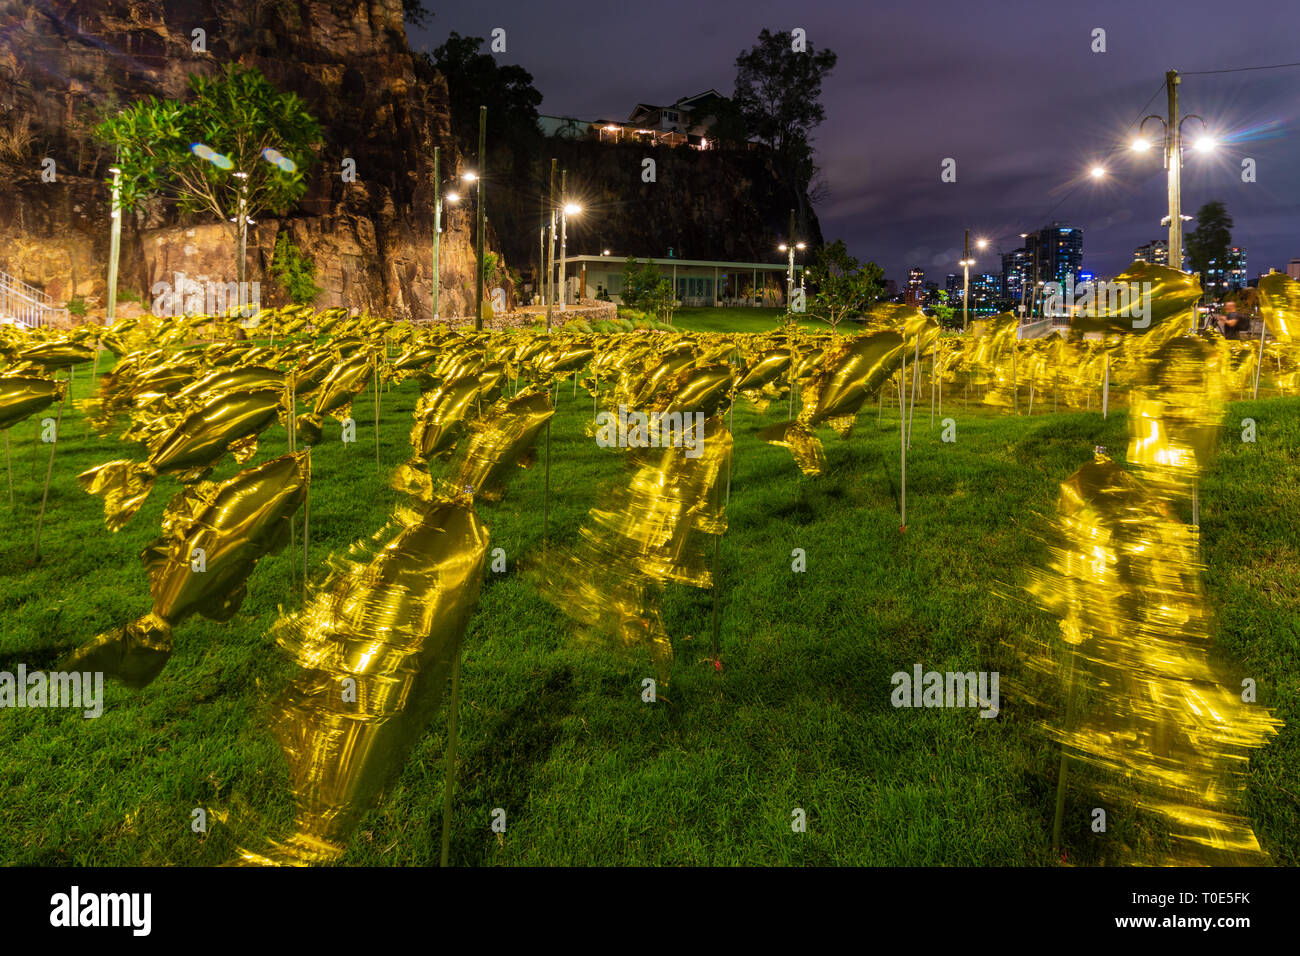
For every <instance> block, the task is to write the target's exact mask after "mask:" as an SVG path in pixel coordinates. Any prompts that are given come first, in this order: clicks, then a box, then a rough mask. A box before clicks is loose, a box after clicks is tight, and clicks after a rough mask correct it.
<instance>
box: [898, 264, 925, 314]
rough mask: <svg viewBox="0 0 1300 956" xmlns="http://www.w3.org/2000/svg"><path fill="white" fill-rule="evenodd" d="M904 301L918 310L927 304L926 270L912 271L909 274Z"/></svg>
mask: <svg viewBox="0 0 1300 956" xmlns="http://www.w3.org/2000/svg"><path fill="white" fill-rule="evenodd" d="M903 301H904V302H906V303H907V304H908V305H914V306H917V307H918V308H919V307H920V306H921V305H923V304H924V302H925V270H924V269H919V268H918V269H911V270H909V271H908V273H907V291H906V292H905V293H904V295H903Z"/></svg>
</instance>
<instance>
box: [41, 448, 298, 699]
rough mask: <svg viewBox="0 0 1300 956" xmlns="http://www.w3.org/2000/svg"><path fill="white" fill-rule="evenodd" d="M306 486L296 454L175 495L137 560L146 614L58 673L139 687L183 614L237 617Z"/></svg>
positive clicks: (163, 654) (158, 665)
mask: <svg viewBox="0 0 1300 956" xmlns="http://www.w3.org/2000/svg"><path fill="white" fill-rule="evenodd" d="M310 480H311V474H310V460H309V458H308V456H307V453H306V452H302V453H299V454H296V455H284V456H282V457H280V458H273V459H271V460H270V461H268V462H265V463H263V464H261V465H257V466H256V467H253V468H249V469H246V470H245V471H241V472H240V473H239V474H237V475H235V476H234V477H233V478H231V479H229V480H228V481H224V482H222V483H220V484H215V483H212V482H205V483H203V484H200V485H197V486H194V487H191V488H187V489H185V490H184V491H182V492H180V493H179V494H178V495H177V496H176V497H175V498H174V499H173V500H172V502H171V503H170V504H169V505H168V508H167V516H166V517H165V518H164V521H163V536H162V537H160V538H158V539H157V540H156V541H154V542H153V543H152V544H150V545H148V546H147V547H146V548H145V549H144V551H143V552H142V553H141V555H140V559H141V561H142V562H143V563H144V566H145V570H146V571H147V572H148V574H149V590H150V593H151V594H152V595H153V599H154V600H153V608H152V610H151V611H150V612H149V613H148V614H147V615H145V616H144V617H142V618H140V619H139V620H137V621H133V622H131V623H130V624H127V625H126V626H124V627H121V628H118V629H117V630H115V631H110V632H108V633H106V634H101V635H100V636H99V637H97V638H95V640H94V641H92V642H91V643H90V644H87V645H86V646H85V647H82V648H80V649H79V650H78V651H76V652H75V653H74V654H73V655H72V656H71V658H70V660H69V661H68V662H67V664H66V665H65V666H66V667H67V668H68V669H72V670H91V671H103V672H104V673H106V674H108V675H110V676H112V677H117V678H118V679H120V680H121V681H122V682H123V683H125V684H127V685H129V686H132V687H144V686H145V685H147V684H148V683H149V682H150V681H152V680H153V679H154V678H155V677H157V676H158V674H159V672H160V671H161V670H162V669H163V666H164V665H165V664H166V663H167V659H168V657H170V656H171V651H172V630H173V628H175V627H176V626H177V625H179V624H180V622H181V621H183V620H184V619H185V618H187V617H189V616H190V615H191V614H201V615H202V616H203V617H206V618H209V619H210V620H214V621H227V620H229V619H230V618H231V617H233V616H234V614H235V612H236V611H238V610H239V606H240V604H241V603H242V602H243V600H244V594H245V589H246V586H247V582H248V578H249V575H251V574H252V572H253V568H254V567H255V566H256V565H257V562H258V560H259V559H260V558H262V557H263V556H264V555H266V554H269V553H272V552H274V551H278V550H280V548H281V547H283V546H284V544H285V542H286V541H287V540H288V536H289V518H290V516H291V515H293V514H294V513H295V512H296V511H297V510H298V509H299V508H300V507H301V506H302V503H303V501H305V500H306V497H307V487H308V484H309V483H310Z"/></svg>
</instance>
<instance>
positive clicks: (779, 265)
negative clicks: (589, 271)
mask: <svg viewBox="0 0 1300 956" xmlns="http://www.w3.org/2000/svg"><path fill="white" fill-rule="evenodd" d="M632 259H633V260H634V261H636V262H653V263H654V264H655V265H657V266H712V267H714V268H719V269H720V268H731V269H779V270H781V271H785V270H786V269H788V268H789V263H787V262H723V261H721V260H715V259H654V258H646V257H645V256H632ZM568 261H569V262H608V263H610V264H611V265H612V264H614V263H619V262H626V261H627V257H622V258H620V257H619V256H569V257H568ZM794 268H795V271H796V272H798V271H800V270H802V269H803V266H802V265H801V264H800V263H798V262H796V263H795V264H794Z"/></svg>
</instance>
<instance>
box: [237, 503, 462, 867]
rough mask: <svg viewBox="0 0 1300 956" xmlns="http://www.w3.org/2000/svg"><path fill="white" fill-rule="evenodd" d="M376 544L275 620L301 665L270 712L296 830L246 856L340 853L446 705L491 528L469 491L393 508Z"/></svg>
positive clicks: (304, 859) (262, 859)
mask: <svg viewBox="0 0 1300 956" xmlns="http://www.w3.org/2000/svg"><path fill="white" fill-rule="evenodd" d="M376 542H377V544H376V550H375V553H374V555H373V557H371V558H370V559H369V560H361V559H354V560H353V561H351V562H348V563H347V564H346V565H345V566H344V567H342V568H341V569H340V570H339V571H337V572H336V573H335V574H334V575H333V576H331V578H330V579H329V580H328V581H327V582H326V583H325V584H324V585H323V586H322V587H321V588H319V589H316V590H315V593H314V594H313V596H312V598H311V600H310V601H309V602H308V604H307V606H306V607H305V608H304V610H303V611H302V612H301V613H298V614H293V615H290V616H289V617H287V618H284V619H282V620H281V621H280V622H279V623H278V624H277V625H276V627H275V632H274V633H275V635H276V639H277V641H278V643H279V644H280V645H281V647H283V648H284V649H285V650H286V651H287V652H288V653H289V654H290V656H291V657H292V658H293V660H294V661H295V663H297V665H298V666H299V668H300V669H301V671H300V674H299V676H298V677H296V678H295V679H294V680H293V681H292V682H291V683H290V685H289V687H288V688H287V689H286V690H285V692H284V693H283V694H282V695H281V697H280V699H279V702H278V703H277V705H276V709H275V713H274V716H273V718H272V728H273V730H274V732H275V734H276V736H277V737H278V738H279V740H280V744H281V747H282V748H283V750H284V754H285V757H286V758H287V760H288V763H289V785H290V791H291V794H292V796H293V800H294V806H295V817H294V823H295V830H294V832H293V834H292V835H290V836H289V837H288V838H287V839H286V840H284V841H282V842H278V843H276V844H274V845H273V846H272V847H270V848H269V849H268V850H266V851H264V852H262V853H255V852H251V851H245V852H244V853H243V854H242V859H243V861H244V862H246V863H253V864H275V863H289V864H306V863H320V862H327V861H329V860H333V859H335V858H337V857H338V856H340V855H341V854H342V853H343V851H344V849H346V846H347V841H348V839H349V837H350V836H351V835H352V832H353V831H354V830H355V828H356V825H357V823H358V822H359V821H360V819H361V818H362V816H364V815H365V813H366V812H367V811H368V810H370V809H371V808H372V807H373V806H375V805H376V804H377V803H378V802H379V800H380V799H381V797H382V796H383V793H384V791H385V790H386V789H387V788H388V787H389V786H390V785H391V784H392V782H393V781H394V780H396V778H397V776H398V775H399V774H400V773H401V770H402V766H403V764H404V763H405V760H406V756H407V754H408V753H409V752H410V750H411V747H412V746H414V744H415V743H416V741H418V740H419V739H420V737H421V736H422V735H423V734H424V733H425V732H426V731H427V730H428V728H429V723H430V721H431V720H432V719H433V716H434V714H436V713H437V710H438V707H439V705H440V704H441V702H442V696H443V693H444V689H445V687H446V684H447V678H448V676H449V674H450V673H451V667H452V664H453V662H454V661H455V660H456V658H457V656H458V655H459V654H460V643H461V639H462V637H463V635H464V632H465V627H466V625H467V624H468V622H469V618H470V616H471V614H472V613H473V610H474V607H475V604H476V603H477V601H478V594H479V588H480V586H481V584H482V581H483V571H484V564H485V560H486V556H487V549H488V533H487V528H486V527H485V526H484V525H483V522H482V521H481V520H479V518H478V516H477V515H476V514H475V513H474V509H473V506H472V502H471V499H470V498H469V497H468V496H464V497H461V498H458V499H454V500H449V499H438V500H435V501H434V502H432V503H430V504H427V505H425V504H420V505H415V506H407V507H403V508H401V509H399V511H398V513H397V515H396V517H395V519H394V521H393V522H392V523H391V524H390V526H389V527H388V528H386V529H385V530H384V531H382V532H380V534H378V535H376ZM354 550H355V549H354ZM355 557H357V558H359V554H358V555H356V556H355Z"/></svg>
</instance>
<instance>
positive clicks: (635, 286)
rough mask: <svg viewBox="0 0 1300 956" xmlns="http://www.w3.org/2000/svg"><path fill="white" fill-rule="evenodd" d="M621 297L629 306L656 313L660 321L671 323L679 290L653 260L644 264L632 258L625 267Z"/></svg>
mask: <svg viewBox="0 0 1300 956" xmlns="http://www.w3.org/2000/svg"><path fill="white" fill-rule="evenodd" d="M619 298H621V299H622V300H623V304H624V305H626V306H627V307H628V308H631V309H640V310H642V311H644V312H653V313H655V314H656V315H657V316H658V317H659V321H660V322H668V323H671V322H672V320H673V312H674V311H675V310H676V308H677V291H676V290H675V289H674V288H673V284H672V281H671V280H670V279H668V278H667V277H666V276H664V275H663V274H662V273H660V271H659V269H658V267H657V266H656V265H655V264H654V263H653V262H649V261H647V262H646V263H645V264H644V265H643V264H641V263H638V262H637V261H636V260H635V259H632V258H629V259H628V260H627V264H626V265H624V267H623V291H622V293H620V295H619Z"/></svg>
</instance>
